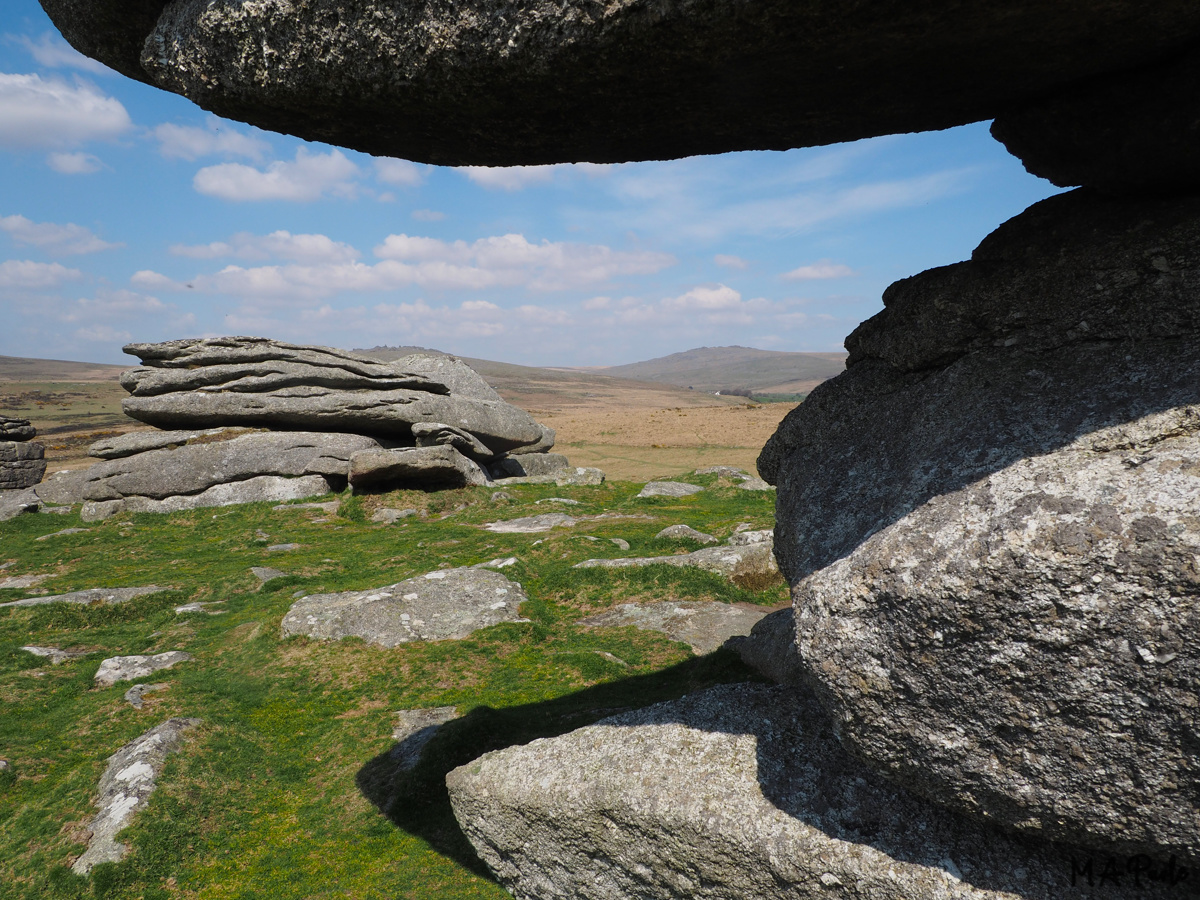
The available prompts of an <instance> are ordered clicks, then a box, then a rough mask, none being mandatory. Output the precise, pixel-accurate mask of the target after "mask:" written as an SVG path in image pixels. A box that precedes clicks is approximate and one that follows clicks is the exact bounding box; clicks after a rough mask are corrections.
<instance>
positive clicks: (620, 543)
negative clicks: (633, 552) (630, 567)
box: [609, 538, 629, 550]
mask: <svg viewBox="0 0 1200 900" xmlns="http://www.w3.org/2000/svg"><path fill="white" fill-rule="evenodd" d="M609 540H610V541H612V542H613V543H614V544H616V545H617V547H618V548H619V549H621V550H628V549H629V541H627V540H625V539H624V538H609Z"/></svg>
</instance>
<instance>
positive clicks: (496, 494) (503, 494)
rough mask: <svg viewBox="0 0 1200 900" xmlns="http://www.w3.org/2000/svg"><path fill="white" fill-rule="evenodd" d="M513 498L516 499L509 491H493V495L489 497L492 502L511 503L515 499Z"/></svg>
mask: <svg viewBox="0 0 1200 900" xmlns="http://www.w3.org/2000/svg"><path fill="white" fill-rule="evenodd" d="M513 499H514V498H513V495H512V494H510V493H509V492H508V491H493V492H492V494H491V496H490V497H488V502H490V503H511V502H512V501H513Z"/></svg>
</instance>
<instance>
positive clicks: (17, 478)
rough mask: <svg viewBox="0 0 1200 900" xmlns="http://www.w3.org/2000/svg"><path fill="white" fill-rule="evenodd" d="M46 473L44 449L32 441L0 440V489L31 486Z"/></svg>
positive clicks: (13, 489)
mask: <svg viewBox="0 0 1200 900" xmlns="http://www.w3.org/2000/svg"><path fill="white" fill-rule="evenodd" d="M45 474H46V450H45V448H44V447H42V445H41V444H39V443H36V442H32V441H0V490H9V491H19V490H24V489H25V488H30V487H33V486H34V485H35V484H37V483H38V482H39V481H41V480H42V476H43V475H45Z"/></svg>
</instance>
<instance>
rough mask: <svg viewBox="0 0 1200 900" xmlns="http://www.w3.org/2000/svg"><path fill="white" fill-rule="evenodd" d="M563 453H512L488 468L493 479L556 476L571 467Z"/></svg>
mask: <svg viewBox="0 0 1200 900" xmlns="http://www.w3.org/2000/svg"><path fill="white" fill-rule="evenodd" d="M570 465H571V464H570V462H569V461H568V460H567V458H566V457H565V456H563V455H562V454H561V453H549V452H546V453H510V454H509V455H508V456H505V457H504V458H503V459H498V460H496V461H495V462H493V463H492V464H491V465H490V466H488V472H489V473H490V474H491V476H492V478H496V479H500V478H521V477H524V476H527V475H556V474H558V473H559V472H562V471H563V470H564V469H567V468H569V467H570Z"/></svg>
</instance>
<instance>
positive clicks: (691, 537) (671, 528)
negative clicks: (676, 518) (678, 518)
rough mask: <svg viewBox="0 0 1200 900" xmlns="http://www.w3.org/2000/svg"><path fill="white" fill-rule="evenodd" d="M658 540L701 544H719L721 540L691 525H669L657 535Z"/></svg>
mask: <svg viewBox="0 0 1200 900" xmlns="http://www.w3.org/2000/svg"><path fill="white" fill-rule="evenodd" d="M655 537H656V538H666V539H667V540H671V541H678V540H686V541H699V542H700V543H701V544H719V543H720V540H719V539H717V538H715V537H713V536H712V535H711V534H705V533H704V532H703V531H697V530H696V529H695V528H693V527H692V526H691V525H668V526H667V527H666V528H664V529H663V530H662V531H660V532H659V533H658V534H656V535H655Z"/></svg>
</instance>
